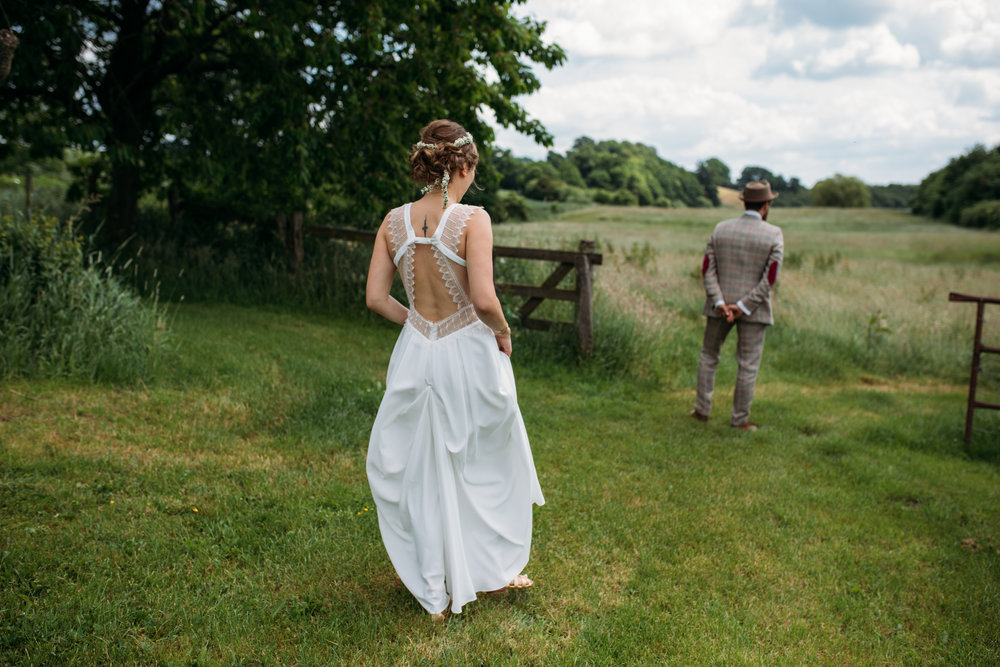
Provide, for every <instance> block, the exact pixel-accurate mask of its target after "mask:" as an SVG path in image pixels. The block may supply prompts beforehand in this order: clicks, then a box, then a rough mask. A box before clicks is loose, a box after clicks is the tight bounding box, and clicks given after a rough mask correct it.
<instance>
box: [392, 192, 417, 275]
mask: <svg viewBox="0 0 1000 667" xmlns="http://www.w3.org/2000/svg"><path fill="white" fill-rule="evenodd" d="M412 205H413V203H412V202H411V203H409V204H406V205H405V206H403V227H404V228H406V241H404V242H403V243H400V244H399V247H398V248H396V256H395V257H393V258H392V263H393V264H395V265H396V266H399V260H400V258H402V256H403V253H404V252H406V249H407V248H409V247H410V246H411V245H412V244H413V242H414V241H415V240H416V235H415V234H414V233H413V227H412V226H411V225H410V207H411V206H412Z"/></svg>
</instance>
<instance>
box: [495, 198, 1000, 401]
mask: <svg viewBox="0 0 1000 667" xmlns="http://www.w3.org/2000/svg"><path fill="white" fill-rule="evenodd" d="M735 215H738V211H727V210H725V209H723V210H718V209H708V210H706V209H686V210H676V209H654V208H646V209H621V208H617V207H591V208H584V209H578V210H574V211H569V212H565V213H562V214H561V215H560V216H559V217H558V218H557V219H556V220H553V221H546V222H538V223H525V224H517V225H515V224H509V225H503V226H501V227H499V228H498V229H497V231H496V237H497V242H498V243H502V244H505V245H536V246H537V245H540V246H543V247H558V248H562V249H567V250H568V249H572V248H575V246H576V243H577V241H578V240H579V239H581V238H591V239H596V240H597V241H598V249H599V250H600V251H602V252H603V253H604V264H603V265H602V266H600V267H598V268H597V269H596V277H595V282H596V285H597V289H598V295H599V296H598V309H599V312H601V311H603V313H602V314H603V319H604V321H605V323H612V326H611V327H610V328H608V327H605V328H604V330H603V331H602V328H601V327H598V331H597V334H596V336H597V340H598V341H600V340H601V339H602V336H603V337H604V338H605V340H606V341H608V342H611V341H612V340H614V343H613V345H614V346H615V348H616V349H617V350H618V351H619V352H621V353H622V354H624V355H625V357H627V358H622V359H618V360H617V361H616V362H614V363H613V365H614V366H615V367H616V368H627V369H629V371H628V372H629V373H631V374H636V375H638V376H647V377H650V376H652V377H661V378H662V379H663V381H665V382H668V383H671V384H673V383H674V382H676V381H677V380H676V377H677V372H676V369H678V368H684V367H685V365H687V366H691V365H692V364H696V363H697V348H698V346H700V328H701V325H702V322H703V318H702V316H701V309H702V305H703V303H704V289H703V286H702V279H701V272H700V266H701V255H702V253H703V252H704V247H705V242H706V241H707V239H708V236H709V234H710V233H711V231H712V228H713V227H714V225H715V223H716V222H718V221H719V220H721V219H723V218H725V217H731V216H735ZM771 222H773V223H775V224H778V225H779V226H781V227H782V228H783V230H784V236H785V262H784V265H783V267H782V272H781V275H780V277H779V282H778V285H777V287H776V289H775V294H774V297H773V302H774V310H775V326H773V327H771V328H770V329H769V331H768V342H767V346H766V348H765V362H764V364H765V366H767V365H768V364H769V363H773V364H774V370H776V371H778V372H780V373H782V375H783V376H784V377H787V378H789V379H793V378H794V379H795V380H793V381H801V382H804V383H811V382H815V381H823V380H829V379H834V378H842V377H858V376H860V375H864V374H866V373H868V374H876V375H886V376H904V375H905V376H920V377H926V378H936V379H942V380H946V381H955V382H957V381H961V380H963V379H964V378H966V377H967V373H968V358H969V353H970V351H971V336H972V321H973V318H974V312H973V311H974V309H973V308H969V307H963V305H962V304H952V303H949V302H948V300H947V297H948V293H949V292H950V291H960V292H969V293H973V294H984V293H985V294H988V295H994V296H995V295H996V293H995V286H996V285H1000V235H997V234H996V233H990V232H984V231H971V230H963V229H956V228H955V227H953V226H949V225H943V224H938V223H934V222H931V221H929V220H927V219H924V218H919V217H915V216H912V215H909V214H906V213H903V212H899V211H886V210H875V209H863V210H831V209H808V208H806V209H794V210H792V209H776V210H775V211H773V212H772V215H771ZM536 278H537V276H536ZM570 317H571V315H570ZM615 322H618V323H619V325H616V324H614V323H615ZM985 336H986V339H987V340H995V341H1000V314H996V313H993V312H992V311H991V312H989V313H988V321H987V323H986V331H985ZM991 337H992V338H991ZM776 346H780V347H781V348H782V349H783V350H787V351H789V352H791V353H790V354H784V355H781V356H780V357H779V358H777V359H775V360H774V361H772V362H769V361H767V358H768V356H769V352H768V350H772V349H774V348H775V347H776ZM692 350H693V351H692ZM595 363H598V364H601V363H604V362H602V361H601V360H600V358H598V359H597V360H596V362H595Z"/></svg>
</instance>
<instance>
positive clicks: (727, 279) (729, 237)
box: [701, 214, 784, 324]
mask: <svg viewBox="0 0 1000 667" xmlns="http://www.w3.org/2000/svg"><path fill="white" fill-rule="evenodd" d="M783 252H784V237H783V236H782V234H781V229H779V228H778V227H776V226H774V225H771V224H768V223H767V222H764V221H763V220H760V219H758V218H757V217H755V216H752V215H746V214H744V215H742V216H740V217H739V218H733V219H732V220H724V221H722V222H720V223H719V224H717V225H716V226H715V231H713V232H712V236H711V237H710V238H709V239H708V246H707V247H706V248H705V259H704V261H703V262H702V270H701V273H702V276H703V278H704V280H705V296H706V299H705V308H704V310H703V311H702V312H703V314H704V315H706V316H708V317H719V313H718V311H717V310H715V304H716V303H717V302H718V301H720V300H721V301H725V302H726V303H728V304H735V303H736V302H737V301H742V302H743V305H744V306H746V309H747V310H749V311H750V315H744V317H743V320H744V321H747V322H758V323H760V324H774V317H773V315H772V314H771V287H772V286H774V283H775V282H776V281H777V279H778V271H779V269H780V268H781V257H782V253H783Z"/></svg>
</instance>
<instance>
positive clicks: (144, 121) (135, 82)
mask: <svg viewBox="0 0 1000 667" xmlns="http://www.w3.org/2000/svg"><path fill="white" fill-rule="evenodd" d="M148 4H149V0H126V1H124V2H122V3H121V23H120V26H119V34H118V40H117V42H116V43H115V46H114V48H113V49H112V51H111V57H110V58H109V60H108V71H107V74H106V75H105V77H104V80H103V82H102V84H101V87H100V90H99V91H98V98H99V100H100V102H101V106H102V107H103V108H104V112H105V113H106V114H107V115H108V120H109V121H110V126H111V137H110V139H111V141H109V142H108V143H109V149H110V150H109V152H110V154H111V194H110V197H109V200H108V208H107V215H108V219H107V226H106V228H105V229H106V231H107V238H108V241H110V242H111V243H112V244H114V245H118V244H121V243H123V242H125V241H126V240H127V239H128V238H129V237H131V236H132V235H133V234H135V232H136V217H137V213H138V208H139V188H140V185H141V182H140V178H139V171H140V168H141V165H142V160H141V149H142V145H143V137H144V133H145V131H146V130H147V129H148V128H149V127H150V126H151V123H152V120H153V87H154V86H155V85H156V80H154V79H152V78H151V73H150V70H151V64H150V62H149V60H148V55H147V51H148V49H147V48H146V47H147V45H146V44H145V43H144V42H145V41H146V35H145V30H146V28H147V24H148V21H149V16H148V14H147V6H148Z"/></svg>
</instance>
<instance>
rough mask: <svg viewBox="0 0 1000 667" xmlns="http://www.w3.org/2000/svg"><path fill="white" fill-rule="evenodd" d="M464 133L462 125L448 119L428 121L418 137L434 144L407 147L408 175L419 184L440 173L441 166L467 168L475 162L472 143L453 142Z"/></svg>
mask: <svg viewBox="0 0 1000 667" xmlns="http://www.w3.org/2000/svg"><path fill="white" fill-rule="evenodd" d="M465 135H466V130H465V128H464V127H462V126H461V125H459V124H458V123H455V122H452V121H450V120H444V119H442V120H435V121H431V122H430V123H429V124H428V125H427V126H426V127H424V129H422V130H420V141H421V142H423V143H425V144H434V145H435V146H437V148H426V147H419V146H417V145H416V144H414V145H413V148H412V149H411V150H410V175H411V176H413V180H415V181H416V182H417V183H420V184H422V185H431V184H432V183H434V182H435V181H437V180H438V179H439V178H441V177H442V176H444V172H445V170H448V171H449V172H451V173H452V174H456V173H458V172H459V171H461V170H462V169H465V170H469V169H472V168H473V167H475V166H476V165H477V164H478V163H479V151H478V150H476V143H475V142H471V143H468V144H465V145H464V146H458V147H456V146H455V142H456V141H457V140H459V139H461V138H462V137H464V136H465Z"/></svg>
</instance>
